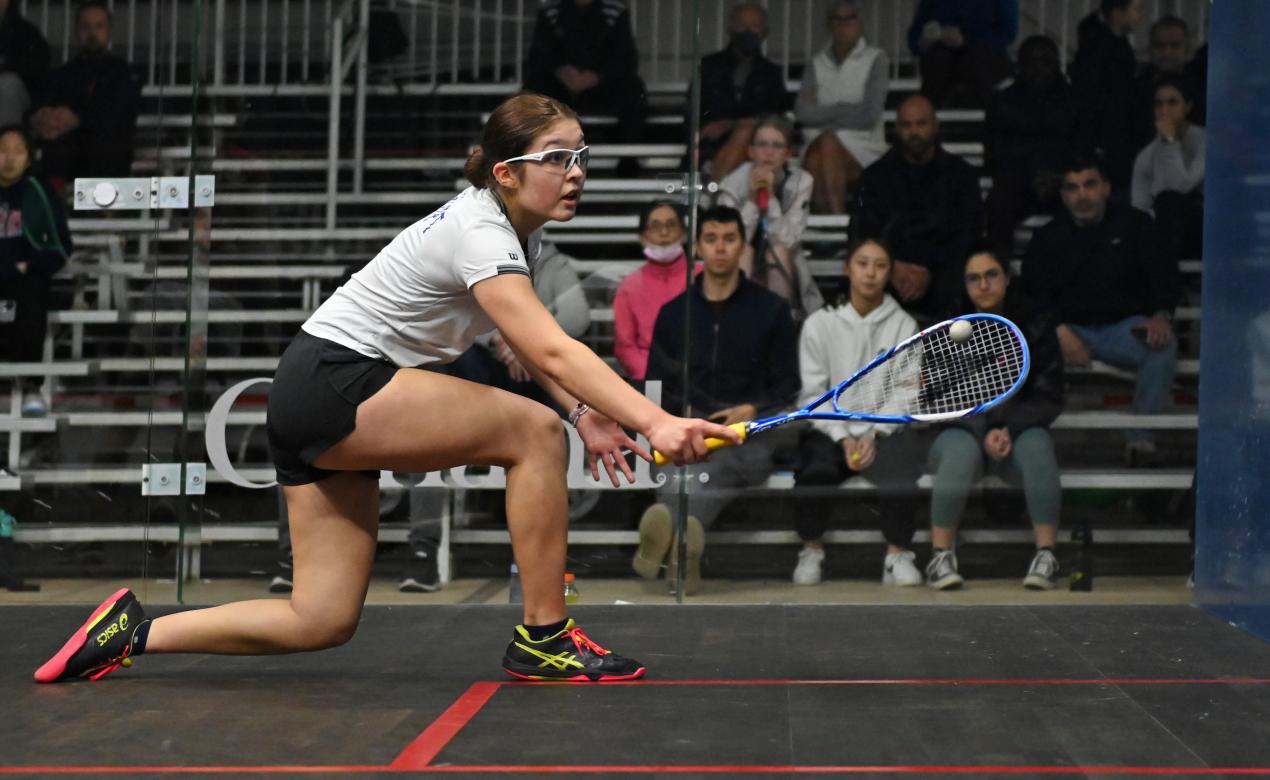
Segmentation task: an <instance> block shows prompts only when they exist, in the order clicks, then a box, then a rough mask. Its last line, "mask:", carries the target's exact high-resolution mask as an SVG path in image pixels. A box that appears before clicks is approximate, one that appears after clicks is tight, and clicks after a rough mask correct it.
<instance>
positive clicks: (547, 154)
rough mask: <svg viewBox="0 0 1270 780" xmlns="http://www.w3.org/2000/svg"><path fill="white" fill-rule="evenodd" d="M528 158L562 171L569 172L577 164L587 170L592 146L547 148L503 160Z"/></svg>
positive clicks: (508, 161) (512, 161)
mask: <svg viewBox="0 0 1270 780" xmlns="http://www.w3.org/2000/svg"><path fill="white" fill-rule="evenodd" d="M526 160H528V161H532V162H536V163H542V164H543V165H544V166H546V167H548V168H551V169H552V170H556V171H560V172H561V173H568V172H569V171H571V170H573V166H575V165H578V166H581V168H582V170H583V171H584V172H585V171H586V167H587V163H588V162H590V160H591V147H589V146H584V147H582V148H581V149H546V150H544V151H541V152H534V153H533V154H522V155H521V156H519V157H513V158H511V159H510V160H503V162H504V163H514V162H523V161H526Z"/></svg>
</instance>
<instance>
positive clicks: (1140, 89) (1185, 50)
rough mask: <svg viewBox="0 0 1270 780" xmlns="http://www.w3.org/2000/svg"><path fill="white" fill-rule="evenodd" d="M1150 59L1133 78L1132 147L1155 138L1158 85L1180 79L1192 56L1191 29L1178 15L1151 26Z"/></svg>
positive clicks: (1139, 146) (1140, 146) (1137, 146)
mask: <svg viewBox="0 0 1270 780" xmlns="http://www.w3.org/2000/svg"><path fill="white" fill-rule="evenodd" d="M1150 36H1151V37H1150V44H1149V45H1148V47H1147V54H1148V57H1149V60H1148V61H1147V64H1146V65H1145V66H1144V67H1143V68H1142V69H1141V70H1140V71H1139V72H1138V75H1137V76H1135V77H1134V79H1133V104H1134V106H1133V109H1134V116H1133V148H1134V149H1141V148H1142V147H1144V146H1146V145H1147V144H1148V143H1150V142H1151V139H1152V138H1154V137H1155V86H1156V84H1157V83H1159V81H1160V79H1161V78H1164V77H1165V76H1181V75H1183V74H1185V72H1186V65H1187V59H1188V58H1189V57H1190V40H1189V37H1190V28H1188V27H1187V26H1186V22H1185V21H1183V20H1182V19H1180V18H1179V17H1176V16H1172V15H1169V16H1161V17H1160V18H1159V19H1157V20H1156V21H1155V24H1153V25H1151V33H1150Z"/></svg>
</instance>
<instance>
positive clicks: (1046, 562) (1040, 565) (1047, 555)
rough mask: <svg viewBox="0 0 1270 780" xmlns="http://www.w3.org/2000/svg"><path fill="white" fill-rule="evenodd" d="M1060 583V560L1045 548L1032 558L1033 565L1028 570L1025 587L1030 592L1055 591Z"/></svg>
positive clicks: (1024, 582) (1024, 580)
mask: <svg viewBox="0 0 1270 780" xmlns="http://www.w3.org/2000/svg"><path fill="white" fill-rule="evenodd" d="M1057 581H1058V558H1056V557H1054V551H1053V550H1051V549H1049V548H1047V547H1043V548H1041V549H1039V550H1037V551H1036V555H1034V556H1032V563H1031V565H1030V566H1028V568H1027V576H1026V577H1024V578H1023V587H1025V588H1027V589H1028V590H1053V589H1054V584H1055V583H1056V582H1057Z"/></svg>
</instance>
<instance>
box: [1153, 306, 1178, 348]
mask: <svg viewBox="0 0 1270 780" xmlns="http://www.w3.org/2000/svg"><path fill="white" fill-rule="evenodd" d="M1146 328H1147V346H1148V347H1150V348H1151V349H1160V348H1161V347H1165V346H1168V343H1169V342H1170V341H1172V340H1173V325H1172V323H1170V322H1169V321H1168V320H1167V319H1166V318H1164V317H1161V316H1160V315H1158V314H1157V315H1156V316H1154V317H1152V318H1150V319H1149V320H1147V321H1146Z"/></svg>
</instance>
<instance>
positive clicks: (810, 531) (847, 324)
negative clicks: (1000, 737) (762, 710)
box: [746, 240, 922, 585]
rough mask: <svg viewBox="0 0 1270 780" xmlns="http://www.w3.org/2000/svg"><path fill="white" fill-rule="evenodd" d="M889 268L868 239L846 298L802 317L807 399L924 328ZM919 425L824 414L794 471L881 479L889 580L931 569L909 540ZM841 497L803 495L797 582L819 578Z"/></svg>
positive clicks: (823, 477) (883, 252)
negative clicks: (903, 302) (895, 291)
mask: <svg viewBox="0 0 1270 780" xmlns="http://www.w3.org/2000/svg"><path fill="white" fill-rule="evenodd" d="M890 275H891V255H890V252H889V251H888V250H887V248H886V247H885V246H884V245H883V244H881V243H880V242H878V241H875V240H865V241H863V242H861V243H860V244H859V245H857V246H856V247H855V248H854V249H853V251H852V252H851V254H850V256H849V257H848V258H847V262H846V268H845V278H844V279H843V284H842V289H841V290H840V291H839V295H838V297H837V299H836V300H835V301H834V303H833V305H831V306H827V307H825V308H823V309H821V310H820V311H818V312H816V313H815V314H813V315H811V317H809V318H808V319H807V322H806V323H804V324H803V332H802V336H801V337H800V338H799V343H798V368H799V373H800V374H801V375H802V390H801V394H800V397H799V401H798V403H799V404H800V405H804V404H808V403H811V402H812V401H814V400H815V399H816V398H819V397H820V396H821V395H823V394H824V393H825V392H826V391H828V390H830V389H832V388H833V387H834V386H835V385H837V384H838V383H839V382H842V381H844V380H846V379H847V378H848V377H850V376H851V375H852V374H854V373H855V372H856V371H859V370H860V369H861V368H864V366H865V365H866V364H868V362H869V361H870V360H872V359H873V358H875V357H877V355H878V353H879V352H881V351H883V350H886V349H890V348H891V347H893V346H895V345H896V344H898V343H900V342H901V341H903V340H904V339H906V338H908V337H909V336H912V335H913V334H914V333H916V332H917V322H916V321H914V320H913V318H912V317H910V316H909V315H908V314H907V313H905V311H904V310H903V309H901V308H900V306H899V304H898V303H896V302H895V299H894V298H892V297H891V296H890V295H888V294H887V292H886V285H887V281H888V279H889V277H890ZM919 435H920V434H918V433H917V432H916V431H912V430H909V429H908V428H907V426H903V425H885V424H879V423H870V422H843V421H840V420H815V421H813V422H812V423H811V425H810V426H806V427H804V428H803V430H802V436H801V440H800V443H799V456H800V457H799V466H798V470H797V471H796V472H795V475H794V480H795V485H797V486H798V487H800V488H801V487H808V486H824V485H838V484H840V483H841V482H842V481H843V480H845V479H846V478H848V477H850V476H853V475H855V474H862V475H864V476H865V477H866V478H867V479H868V480H869V481H870V482H872V483H873V485H874V486H875V487H876V488H877V491H878V498H879V500H880V502H881V510H882V535H883V536H885V537H886V557H885V559H884V560H883V565H882V582H884V583H886V584H888V585H921V584H922V573H921V572H920V571H918V569H917V567H916V566H915V565H914V564H913V561H914V559H915V556H914V555H913V552H912V551H911V550H909V549H908V548H909V545H910V544H912V542H913V531H914V529H915V525H914V523H915V519H914V515H915V514H916V512H917V505H918V500H919V499H918V493H917V479H918V477H920V476H921V455H920V452H921V447H920V442H919V440H918V437H919ZM746 446H747V447H748V446H749V445H748V444H747V445H746ZM836 503H838V499H836V498H813V499H802V500H801V501H800V502H799V507H798V521H797V526H798V536H799V537H800V538H801V539H802V540H803V549H802V551H800V552H799V553H798V564H797V566H796V567H795V568H794V583H795V584H797V585H817V584H819V583H820V578H821V566H822V564H823V563H824V560H825V549H824V544H823V543H822V542H821V538H822V537H823V536H824V534H825V529H826V528H827V527H828V524H829V516H830V514H831V513H832V510H833V507H834V505H835V504H836Z"/></svg>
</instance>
